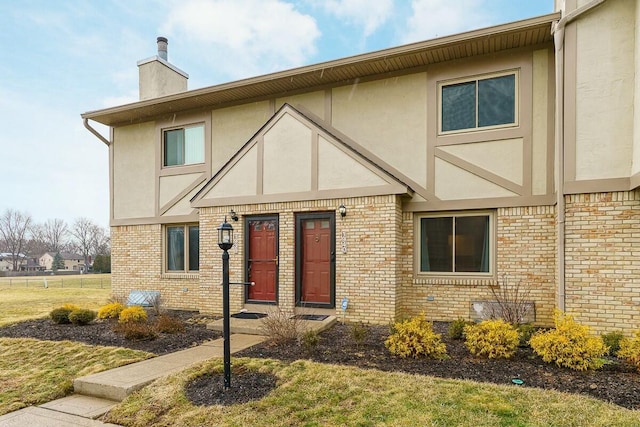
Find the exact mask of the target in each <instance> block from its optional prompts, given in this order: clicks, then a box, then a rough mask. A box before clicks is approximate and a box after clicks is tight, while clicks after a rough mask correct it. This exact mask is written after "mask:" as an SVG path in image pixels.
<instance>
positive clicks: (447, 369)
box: [0, 311, 640, 410]
mask: <svg viewBox="0 0 640 427" xmlns="http://www.w3.org/2000/svg"><path fill="white" fill-rule="evenodd" d="M170 314H172V315H174V316H177V317H179V318H181V319H182V320H184V321H185V322H186V323H185V325H186V332H185V333H179V334H160V336H158V338H156V339H155V340H149V341H129V340H126V339H124V337H122V336H121V335H119V334H117V333H115V332H114V331H113V328H112V325H110V324H109V323H108V322H94V323H92V324H90V325H87V326H73V325H56V324H54V323H52V322H51V321H50V320H48V319H41V320H33V321H28V322H22V323H19V324H16V325H12V326H7V327H3V328H0V337H15V338H28V337H29V338H36V339H40V340H53V341H59V340H71V341H78V342H83V343H86V344H91V345H107V346H118V347H127V348H133V349H137V350H144V351H148V352H152V353H155V354H165V353H169V352H173V351H177V350H181V349H184V348H188V347H192V346H194V345H198V344H200V343H202V342H204V341H207V340H211V339H216V338H219V337H220V336H221V334H220V333H219V332H215V331H210V330H207V329H206V319H203V318H202V317H201V316H199V315H197V314H195V313H192V312H185V311H172V312H171V313H170ZM447 328H448V323H445V322H434V329H435V331H436V332H438V333H441V334H442V338H443V341H444V342H445V343H446V345H447V353H448V355H449V356H450V358H449V359H447V360H430V359H401V358H397V357H394V356H392V355H391V354H390V353H389V351H388V350H387V349H386V348H385V346H384V340H385V339H386V338H387V336H388V335H389V328H388V327H387V326H366V334H365V339H364V340H363V341H362V342H361V343H358V342H356V340H355V339H354V337H353V334H352V331H353V328H352V326H350V325H344V324H337V325H336V326H334V327H333V328H331V329H329V330H328V331H325V332H323V333H322V334H320V342H319V343H318V344H317V346H315V347H314V348H313V349H312V350H311V351H308V350H307V349H305V348H304V347H303V346H300V345H298V344H296V343H292V344H288V345H273V344H271V343H269V342H265V343H263V344H260V345H257V346H254V347H251V348H249V349H246V350H244V351H242V352H240V353H236V354H234V355H233V356H232V358H233V357H256V358H273V359H279V360H283V361H295V360H299V359H308V360H313V361H316V362H321V363H331V364H341V365H351V366H357V367H360V368H368V369H379V370H382V371H389V372H393V371H396V372H407V373H411V374H420V375H430V376H436V377H441V378H456V379H468V380H473V381H480V382H490V383H496V384H508V385H511V386H513V387H539V388H543V389H554V390H558V391H563V392H568V393H580V394H585V395H589V396H592V397H595V398H598V399H601V400H604V401H607V402H611V403H614V404H617V405H620V406H623V407H625V408H630V409H636V410H640V374H639V373H638V372H637V371H636V370H635V368H634V367H632V366H629V365H627V364H625V363H623V362H621V361H620V360H617V359H615V358H612V359H611V362H612V363H610V364H607V365H605V366H604V367H603V368H602V369H600V370H598V371H590V372H578V371H572V370H570V369H566V368H559V367H557V366H555V365H551V364H547V363H544V362H542V360H540V358H538V357H536V356H534V355H533V353H532V352H531V350H530V349H529V348H521V349H519V350H518V352H517V354H516V355H515V356H514V357H513V358H511V359H508V360H504V359H500V360H489V359H484V358H477V357H474V356H472V355H471V354H470V353H469V351H468V350H467V348H466V347H465V346H464V342H463V341H458V340H452V339H450V338H448V337H447ZM211 379H212V378H210V377H205V378H202V379H198V380H196V381H194V382H192V383H191V384H189V386H188V387H187V395H188V396H189V397H190V399H191V400H192V401H193V402H194V403H196V404H199V405H211V404H235V403H240V402H246V401H249V400H253V399H259V398H261V397H263V396H264V395H265V394H267V393H268V392H269V391H270V390H272V389H273V388H274V387H275V379H274V378H273V377H271V376H269V375H265V374H261V373H257V372H252V371H248V370H247V371H244V372H235V373H233V374H232V380H231V385H232V386H231V389H229V390H226V391H225V390H224V389H223V379H222V374H221V375H220V376H219V378H216V379H215V380H214V381H211ZM513 379H520V380H522V381H523V385H515V384H514V383H513V382H512V380H513Z"/></svg>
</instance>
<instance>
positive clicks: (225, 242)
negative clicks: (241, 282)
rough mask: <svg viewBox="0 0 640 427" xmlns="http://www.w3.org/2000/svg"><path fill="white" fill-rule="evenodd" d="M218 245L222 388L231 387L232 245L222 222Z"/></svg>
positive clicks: (229, 228)
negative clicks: (230, 285)
mask: <svg viewBox="0 0 640 427" xmlns="http://www.w3.org/2000/svg"><path fill="white" fill-rule="evenodd" d="M218 246H220V249H222V250H223V251H224V252H222V335H223V337H224V389H225V390H227V389H229V387H231V342H230V339H229V322H230V320H229V252H228V251H229V249H231V247H232V246H233V227H232V226H231V224H229V223H228V222H227V217H226V216H225V218H224V222H223V223H222V224H220V227H218Z"/></svg>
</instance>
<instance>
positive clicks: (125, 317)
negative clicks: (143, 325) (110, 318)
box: [118, 305, 147, 323]
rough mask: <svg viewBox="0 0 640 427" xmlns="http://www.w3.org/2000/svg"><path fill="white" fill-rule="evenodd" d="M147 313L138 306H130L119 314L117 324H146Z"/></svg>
mask: <svg viewBox="0 0 640 427" xmlns="http://www.w3.org/2000/svg"><path fill="white" fill-rule="evenodd" d="M146 320H147V312H146V311H145V309H144V308H142V307H140V306H139V305H132V306H131V307H127V308H125V309H124V310H122V311H121V312H120V316H118V322H120V323H132V322H146Z"/></svg>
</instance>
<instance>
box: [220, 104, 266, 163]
mask: <svg viewBox="0 0 640 427" xmlns="http://www.w3.org/2000/svg"><path fill="white" fill-rule="evenodd" d="M272 114H273V111H271V108H270V107H269V101H261V102H253V103H249V104H243V105H238V106H235V107H228V108H221V109H217V110H213V112H212V116H211V127H212V129H211V138H212V142H211V144H212V149H211V170H212V171H213V173H216V172H217V171H218V170H219V169H220V168H221V167H222V166H224V164H225V163H226V162H227V161H228V160H229V159H230V158H231V156H233V155H234V154H235V153H236V152H237V151H238V150H239V149H240V148H241V147H242V146H243V145H244V144H245V143H246V142H247V141H249V139H250V138H251V137H252V136H253V135H254V134H255V133H256V132H257V131H258V129H260V127H261V126H262V125H264V124H265V123H266V121H267V120H268V119H269V117H271V115H272Z"/></svg>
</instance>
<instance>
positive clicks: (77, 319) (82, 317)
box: [69, 308, 96, 326]
mask: <svg viewBox="0 0 640 427" xmlns="http://www.w3.org/2000/svg"><path fill="white" fill-rule="evenodd" d="M95 318H96V312H95V311H93V310H89V309H87V308H79V309H77V310H73V311H72V312H71V313H69V321H70V322H71V323H73V324H74V325H78V326H84V325H88V324H89V323H91V322H93V321H94V319H95Z"/></svg>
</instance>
